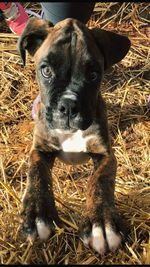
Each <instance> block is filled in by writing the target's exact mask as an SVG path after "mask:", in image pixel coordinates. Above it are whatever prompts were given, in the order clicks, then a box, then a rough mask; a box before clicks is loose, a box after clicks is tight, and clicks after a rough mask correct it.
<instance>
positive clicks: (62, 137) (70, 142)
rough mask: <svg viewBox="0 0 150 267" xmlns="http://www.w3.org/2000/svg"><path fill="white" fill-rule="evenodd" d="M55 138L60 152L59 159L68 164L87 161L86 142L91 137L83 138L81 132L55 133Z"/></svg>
mask: <svg viewBox="0 0 150 267" xmlns="http://www.w3.org/2000/svg"><path fill="white" fill-rule="evenodd" d="M57 137H58V139H59V143H60V147H61V150H60V152H59V155H58V156H59V158H60V159H61V160H62V161H64V162H65V163H68V164H80V163H83V162H84V161H86V160H88V158H89V157H88V155H87V153H86V152H88V151H87V142H88V140H90V139H91V138H92V137H93V135H89V136H86V137H83V132H82V131H81V130H78V131H76V132H75V133H65V134H64V133H63V132H62V131H60V130H58V131H57Z"/></svg>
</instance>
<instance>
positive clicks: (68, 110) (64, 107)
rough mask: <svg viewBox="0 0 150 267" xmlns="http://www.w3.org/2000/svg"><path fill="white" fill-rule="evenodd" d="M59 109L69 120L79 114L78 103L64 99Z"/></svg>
mask: <svg viewBox="0 0 150 267" xmlns="http://www.w3.org/2000/svg"><path fill="white" fill-rule="evenodd" d="M58 109H59V111H60V112H61V114H63V115H65V116H68V117H69V118H73V117H75V116H76V115H77V113H78V105H77V101H75V100H71V99H64V100H62V101H61V103H60V104H59V108H58Z"/></svg>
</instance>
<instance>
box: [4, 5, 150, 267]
mask: <svg viewBox="0 0 150 267" xmlns="http://www.w3.org/2000/svg"><path fill="white" fill-rule="evenodd" d="M24 6H25V7H27V8H31V9H32V10H33V11H36V12H37V11H40V5H39V4H38V3H32V5H31V4H29V3H24ZM88 26H90V27H100V28H104V29H108V30H112V31H115V32H118V33H122V34H125V35H127V36H129V38H130V39H131V42H132V47H131V49H130V51H129V53H128V54H127V56H126V57H125V58H124V59H123V60H122V61H121V62H120V63H119V64H116V65H115V66H113V68H112V69H111V71H109V72H107V73H106V74H105V77H104V80H103V83H102V88H101V90H102V94H103V97H104V99H105V100H106V102H107V106H108V119H109V125H110V132H111V136H112V144H113V148H114V151H115V155H116V157H117V161H118V169H117V177H116V191H115V197H116V206H117V207H118V209H119V210H120V212H122V213H123V214H124V215H125V217H126V220H127V224H128V225H129V228H130V233H129V236H128V239H127V241H126V243H125V245H124V246H122V247H120V248H119V250H118V251H117V252H116V253H109V254H107V255H105V256H104V257H100V256H98V255H97V254H96V253H95V252H93V251H92V250H90V249H88V248H85V247H84V246H83V244H82V242H81V241H80V240H79V238H78V234H77V230H78V225H79V222H80V218H81V214H82V212H83V209H84V203H85V190H86V183H87V179H88V177H89V176H90V175H91V173H92V161H89V162H88V163H87V164H84V165H81V166H80V165H79V166H76V167H73V166H66V165H63V164H62V163H61V162H59V161H58V160H57V161H56V163H55V166H54V169H53V180H54V192H55V197H56V205H57V209H58V212H59V215H60V217H61V218H62V220H63V221H64V228H61V229H60V228H58V227H57V226H56V233H55V235H54V236H53V237H51V238H49V240H48V242H47V243H44V244H43V243H42V242H40V240H39V239H37V240H36V241H35V242H34V244H31V243H29V242H27V241H26V240H25V238H24V237H23V236H22V234H21V233H20V217H19V212H20V207H21V198H22V195H23V192H24V189H25V185H26V176H27V170H28V153H29V150H30V147H31V144H32V135H33V127H34V122H33V120H32V118H31V108H32V103H33V100H34V99H35V97H36V96H37V94H38V87H37V83H36V81H35V71H34V63H33V61H32V59H31V58H30V57H29V56H28V59H27V66H26V67H25V68H23V67H22V65H21V60H20V57H19V55H18V52H17V51H16V42H17V39H18V37H17V36H15V35H14V34H12V33H10V32H9V29H8V28H7V26H6V25H5V23H4V22H3V23H1V24H0V81H1V82H0V154H1V159H0V171H1V172H0V263H1V264H150V236H149V233H150V173H149V164H150V163H149V160H150V146H149V145H150V121H149V115H150V113H149V107H148V103H147V98H148V95H149V94H150V28H149V26H150V4H148V3H146V2H145V3H130V2H129V3H118V2H110V3H97V4H96V6H95V9H94V12H93V15H92V17H91V19H90V21H89V23H88Z"/></svg>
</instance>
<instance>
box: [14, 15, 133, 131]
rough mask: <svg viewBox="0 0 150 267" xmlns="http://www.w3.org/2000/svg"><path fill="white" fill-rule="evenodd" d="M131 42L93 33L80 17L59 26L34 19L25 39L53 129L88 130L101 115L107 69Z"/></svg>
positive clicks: (22, 44) (21, 47)
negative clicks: (98, 112)
mask: <svg viewBox="0 0 150 267" xmlns="http://www.w3.org/2000/svg"><path fill="white" fill-rule="evenodd" d="M129 48H130V41H129V39H128V38H127V37H125V36H121V35H118V34H115V33H112V32H109V31H105V30H101V29H88V28H87V27H86V26H85V25H84V24H82V23H81V22H79V21H78V20H75V19H65V20H63V21H61V22H59V23H57V24H56V25H55V26H53V25H52V24H51V23H50V22H48V21H45V20H41V19H37V18H32V19H30V20H29V22H28V24H27V26H26V28H25V29H24V31H23V33H22V35H21V37H20V39H19V41H18V49H19V52H20V55H21V58H22V60H23V63H24V65H25V58H26V53H25V50H27V51H28V52H29V54H30V55H31V56H33V57H34V60H35V64H36V73H37V80H38V84H39V86H40V93H41V102H42V106H43V108H44V110H45V112H44V116H45V120H46V123H48V125H49V127H50V128H53V129H56V128H57V129H63V130H67V129H68V130H70V131H74V130H78V129H81V130H85V129H87V128H88V127H89V126H90V125H91V123H92V122H93V120H94V119H95V116H96V107H97V105H98V103H97V102H98V101H97V100H98V93H99V90H98V89H99V85H100V82H101V79H102V76H103V73H104V71H105V70H106V69H107V68H109V67H110V66H112V65H113V64H115V63H117V62H119V61H120V60H121V59H122V58H123V57H124V56H125V55H126V54H127V52H128V50H129Z"/></svg>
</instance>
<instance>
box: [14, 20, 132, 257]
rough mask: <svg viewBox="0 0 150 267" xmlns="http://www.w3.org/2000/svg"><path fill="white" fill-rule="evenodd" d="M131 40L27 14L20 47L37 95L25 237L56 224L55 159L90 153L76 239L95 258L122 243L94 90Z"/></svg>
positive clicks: (103, 116) (109, 154) (103, 120)
mask: <svg viewBox="0 0 150 267" xmlns="http://www.w3.org/2000/svg"><path fill="white" fill-rule="evenodd" d="M130 45H131V43H130V40H129V39H128V37H126V36H122V35H119V34H116V33H113V32H110V31H106V30H102V29H98V28H93V29H89V28H88V27H86V26H85V25H84V24H82V23H81V22H80V21H78V20H75V19H71V18H68V19H65V20H63V21H60V22H58V23H57V24H56V25H55V26H53V24H52V23H51V22H48V21H46V20H42V19H39V18H32V19H30V20H29V22H28V24H27V26H26V27H25V29H24V31H23V33H22V35H21V36H20V38H19V40H18V51H19V53H20V56H21V58H22V61H23V64H24V65H25V62H26V50H27V51H28V53H29V54H30V55H31V56H32V57H33V58H34V62H35V66H36V77H37V82H38V85H39V89H40V97H41V102H40V105H39V107H38V112H37V117H36V120H35V128H34V136H33V145H32V148H31V151H30V157H29V172H28V177H27V186H26V190H25V194H24V197H23V201H22V202H23V205H22V211H21V218H22V229H23V232H24V233H25V234H26V235H27V237H28V238H35V237H36V236H37V235H38V236H39V237H40V239H41V240H44V241H46V240H47V239H48V237H49V236H50V235H51V234H52V233H53V231H54V229H55V227H54V222H55V223H56V224H57V225H61V220H60V218H59V216H58V212H57V210H56V206H55V201H54V195H53V190H52V177H51V169H52V167H53V164H54V161H55V158H56V157H58V158H59V159H60V160H62V161H63V162H65V163H66V164H81V163H83V162H85V161H86V160H88V159H89V158H92V160H93V165H94V170H93V175H92V176H91V177H90V178H89V181H88V184H87V193H86V205H85V206H86V207H85V210H84V214H83V218H82V221H81V225H80V226H79V236H80V238H81V240H82V241H83V243H84V244H85V246H90V247H91V248H92V249H93V250H94V251H96V252H98V253H99V254H100V255H103V254H104V253H105V252H107V251H108V250H109V251H113V252H114V251H116V250H117V248H118V247H119V246H120V244H121V243H122V240H123V239H124V229H122V226H123V224H122V218H121V216H120V215H119V213H118V211H117V209H116V207H115V200H114V189H115V176H116V168H117V167H116V166H117V163H116V158H115V156H114V153H113V150H112V147H111V142H110V137H109V130H108V122H107V110H106V104H105V102H104V100H103V98H102V96H101V92H100V90H99V87H100V84H101V81H102V78H103V75H104V72H105V71H106V70H107V69H108V68H110V67H111V66H112V65H114V64H115V63H117V62H119V61H121V60H122V59H123V58H124V57H125V55H126V54H127V52H128V51H129V49H130Z"/></svg>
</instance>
